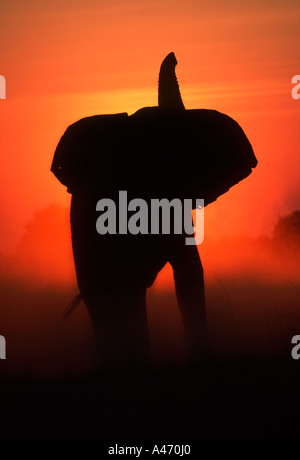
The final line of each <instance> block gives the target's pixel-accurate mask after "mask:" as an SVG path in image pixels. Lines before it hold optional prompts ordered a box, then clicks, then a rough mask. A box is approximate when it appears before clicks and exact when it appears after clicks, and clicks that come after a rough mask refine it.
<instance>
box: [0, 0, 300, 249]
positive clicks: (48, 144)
mask: <svg viewBox="0 0 300 460" xmlns="http://www.w3.org/2000/svg"><path fill="white" fill-rule="evenodd" d="M299 24H300V3H299V0H281V1H279V0H277V1H276V0H272V1H271V0H259V1H258V0H251V1H250V0H246V1H243V2H241V1H238V0H235V1H234V0H228V1H224V0H210V1H208V0H206V1H204V0H186V1H184V2H183V1H182V0H180V1H178V0H165V1H163V0H162V1H156V0H149V1H142V2H141V1H140V0H139V1H138V0H130V1H126V0H110V1H102V0H84V1H83V0H72V1H66V0H51V1H49V2H42V1H38V0H28V1H26V2H24V1H21V0H9V1H8V0H1V4H0V75H3V76H4V77H5V78H6V84H7V99H6V100H1V101H0V150H1V168H0V209H1V216H2V218H1V227H0V252H2V253H6V254H12V253H13V252H14V250H15V248H16V245H17V243H18V241H19V240H20V238H21V236H22V234H23V232H24V229H25V226H26V225H27V223H28V222H29V221H30V220H31V219H32V216H33V215H34V213H35V212H36V211H38V210H43V209H44V208H46V207H47V206H49V205H50V204H52V203H58V204H62V205H64V206H66V207H67V206H68V204H69V200H70V195H68V194H67V193H66V190H65V188H64V187H63V186H62V185H61V184H60V183H59V182H58V181H57V180H56V179H55V177H54V176H53V175H52V174H51V173H50V166H51V161H52V157H53V153H54V150H55V147H56V145H57V143H58V141H59V138H60V137H61V135H62V134H63V132H64V130H65V129H66V128H67V126H68V125H70V124H71V123H72V122H74V121H76V120H77V119H80V118H82V117H84V116H89V115H94V114H101V113H116V112H128V113H129V114H131V113H133V112H135V111H136V110H137V109H139V108H140V107H143V106H149V105H150V106H153V105H157V82H158V72H159V68H160V64H161V61H162V60H163V58H164V57H165V56H166V55H167V54H168V53H169V52H170V51H174V52H175V54H176V57H177V60H178V66H177V69H176V72H177V76H178V80H179V84H180V88H181V93H182V98H183V101H184V103H185V106H186V108H190V109H192V108H209V109H216V110H219V111H221V112H224V113H227V114H228V115H230V116H232V117H233V118H235V119H236V120H237V121H238V122H239V123H240V125H241V126H242V127H243V129H244V130H245V132H246V134H247V136H248V137H249V140H250V142H251V143H252V145H253V148H254V151H255V154H256V156H257V158H258V161H259V164H258V167H257V169H256V170H255V171H254V173H253V174H252V175H251V177H250V178H248V179H247V180H245V181H244V182H243V183H241V184H239V185H237V186H236V187H235V188H234V189H233V190H231V191H230V192H229V193H227V195H226V196H224V197H222V198H220V199H218V201H217V202H216V203H214V204H212V205H210V206H209V207H208V208H207V210H206V227H205V231H206V234H207V235H209V236H210V237H212V238H217V237H221V236H223V235H225V236H228V235H233V236H236V235H248V236H255V237H256V236H258V235H260V234H263V233H267V234H270V233H271V231H272V228H273V225H274V224H275V223H276V222H277V220H278V218H279V217H280V216H283V215H285V214H287V213H289V212H290V211H292V210H295V209H300V183H299V171H300V130H299V116H300V100H298V101H295V100H293V99H292V97H291V90H292V86H293V85H292V84H291V79H292V77H293V76H294V75H297V74H300V27H299ZM107 153H109V152H103V155H105V154H107ZM184 159H185V154H184V152H183V161H184ZM145 167H146V166H145ZM104 173H105V172H104ZM170 173H171V171H170ZM99 174H101V171H100V172H99Z"/></svg>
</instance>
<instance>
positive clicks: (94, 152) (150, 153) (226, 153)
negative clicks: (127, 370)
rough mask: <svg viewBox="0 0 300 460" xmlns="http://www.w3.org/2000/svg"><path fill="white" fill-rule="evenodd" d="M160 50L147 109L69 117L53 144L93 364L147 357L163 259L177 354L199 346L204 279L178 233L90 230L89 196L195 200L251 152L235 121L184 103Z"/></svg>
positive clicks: (243, 173) (219, 190)
mask: <svg viewBox="0 0 300 460" xmlns="http://www.w3.org/2000/svg"><path fill="white" fill-rule="evenodd" d="M176 65H177V60H176V57H175V55H174V53H170V54H169V55H168V56H167V57H166V58H165V59H164V61H163V62H162V64H161V68H160V73H159V96H158V106H157V107H144V108H142V109H140V110H138V111H137V112H136V113H134V114H133V115H130V116H129V115H128V114H127V113H120V114H112V115H96V116H92V117H87V118H84V119H82V120H79V121H78V122H76V123H74V124H72V125H71V126H70V127H69V128H68V129H67V130H66V132H65V133H64V135H63V136H62V138H61V139H60V141H59V144H58V146H57V148H56V151H55V155H54V159H53V163H52V168H51V170H52V172H53V173H54V174H55V176H56V177H57V178H58V180H59V181H60V182H61V183H62V184H63V185H65V186H66V187H67V188H68V192H69V193H71V194H72V203H71V230H72V244H73V253H74V260H75V267H76V274H77V281H78V287H79V290H80V295H79V296H77V298H76V299H75V301H74V302H73V304H71V306H70V310H69V312H70V311H72V310H73V309H74V308H75V306H76V305H77V304H78V302H79V301H80V299H81V298H82V299H83V300H84V302H85V304H86V306H87V308H88V310H89V313H90V316H91V319H92V323H93V325H94V329H95V331H96V337H97V340H98V343H99V350H100V352H101V356H102V362H104V363H106V364H107V365H109V364H113V365H117V366H122V365H124V366H129V365H131V364H133V365H134V366H135V365H136V364H137V363H138V364H139V365H142V364H144V363H147V362H148V358H149V337H148V324H147V311H146V292H147V289H148V288H149V287H150V286H151V285H152V284H153V282H154V280H155V278H156V276H157V274H158V273H159V271H160V270H161V269H162V268H163V267H164V265H165V264H166V263H167V262H169V263H170V264H171V266H172V268H173V274H174V282H175V290H176V295H177V299H178V304H179V308H180V312H181V316H182V320H183V324H184V329H185V335H186V343H187V352H188V356H189V359H190V360H197V359H198V357H199V356H200V355H203V353H204V354H205V350H206V349H207V328H206V312H205V294H204V277H203V268H202V264H201V260H200V257H199V254H198V250H197V247H196V246H195V245H189V246H188V245H186V244H185V234H184V232H183V234H182V235H180V234H179V235H177V234H174V233H173V234H170V235H162V234H160V235H144V234H143V235H142V234H138V235H129V234H126V235H120V234H119V235H117V236H116V235H110V234H106V235H101V236H100V235H99V234H97V232H96V225H95V224H96V220H97V212H96V203H97V202H98V200H99V198H101V197H105V198H106V197H109V198H111V199H113V200H114V201H115V202H117V200H118V193H119V191H120V190H126V191H127V193H128V196H129V197H132V198H137V197H138V198H143V199H144V200H146V201H147V202H149V201H150V200H151V199H153V198H159V199H162V198H168V199H169V200H171V199H173V198H179V199H181V200H183V199H186V198H189V199H191V200H192V203H193V204H192V206H191V209H190V211H192V208H195V206H196V204H195V203H196V199H198V198H201V199H204V203H205V205H207V204H209V203H212V202H213V201H215V200H216V199H217V198H218V197H219V196H220V195H222V194H223V193H225V192H227V191H228V190H229V188H230V187H232V186H233V185H235V184H237V183H238V182H239V181H241V180H243V179H245V178H246V177H247V176H248V175H249V174H250V173H251V172H252V169H253V168H254V167H255V166H256V164H257V160H256V158H255V155H254V153H253V149H252V147H251V144H250V142H249V141H248V139H247V137H246V135H245V133H244V132H243V130H242V128H241V127H240V126H239V125H238V123H237V122H236V121H234V120H233V119H232V118H230V117H228V116H227V115H225V114H222V113H219V112H217V111H215V110H206V109H199V110H186V109H185V107H184V104H183V102H182V98H181V94H180V90H179V85H178V82H177V78H176V74H175V67H176Z"/></svg>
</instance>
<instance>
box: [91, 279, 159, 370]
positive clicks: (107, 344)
mask: <svg viewBox="0 0 300 460" xmlns="http://www.w3.org/2000/svg"><path fill="white" fill-rule="evenodd" d="M101 297H102V298H100V297H99V296H92V295H91V294H90V293H89V294H88V295H84V296H83V300H84V301H85V304H86V306H87V308H88V310H89V313H90V317H91V320H92V324H93V327H94V330H95V335H96V340H97V346H98V350H99V359H100V365H101V367H102V368H103V367H104V368H106V369H111V370H121V369H130V368H131V369H142V368H147V367H148V366H149V362H150V352H149V348H150V347H149V333H148V321H147V309H146V288H136V287H135V288H134V289H128V290H126V291H123V292H117V293H113V294H111V295H110V296H109V297H105V296H101Z"/></svg>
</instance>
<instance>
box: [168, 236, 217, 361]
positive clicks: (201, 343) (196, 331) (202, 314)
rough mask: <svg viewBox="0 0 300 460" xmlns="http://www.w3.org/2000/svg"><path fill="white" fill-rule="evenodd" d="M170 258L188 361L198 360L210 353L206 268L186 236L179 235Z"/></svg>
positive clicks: (195, 247)
mask: <svg viewBox="0 0 300 460" xmlns="http://www.w3.org/2000/svg"><path fill="white" fill-rule="evenodd" d="M169 260H170V264H171V265H172V268H173V274H174V282H175V290H176V296H177V300H178V304H179V309H180V313H181V317H182V321H183V326H184V330H185V337H186V345H187V353H188V361H189V362H191V363H194V362H197V361H198V360H199V359H201V358H205V357H207V355H208V333H207V321H206V306H205V290H204V275H203V267H202V263H201V260H200V257H199V253H198V250H197V246H187V245H185V238H184V237H183V238H181V237H178V238H176V237H175V244H172V251H171V256H170V258H169Z"/></svg>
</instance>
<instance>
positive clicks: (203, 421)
mask: <svg viewBox="0 0 300 460" xmlns="http://www.w3.org/2000/svg"><path fill="white" fill-rule="evenodd" d="M299 385H300V363H299V362H298V361H289V362H287V363H284V362H280V363H279V362H272V363H271V362H263V361H261V362H238V361H236V362H232V361H231V363H230V365H228V364H225V363H224V362H223V363H216V362H215V363H214V364H212V363H210V364H205V365H203V366H202V368H201V369H199V368H198V369H196V368H195V369H185V370H183V369H182V370H181V371H178V370H177V371H168V372H167V371H164V372H154V371H153V372H151V373H147V374H146V373H143V374H141V373H138V372H136V373H131V374H129V373H126V372H123V373H120V374H104V373H103V374H102V375H98V376H92V377H90V378H85V379H81V380H80V379H76V380H75V379H74V380H71V379H68V380H52V381H50V380H47V381H41V380H32V379H30V378H29V377H27V378H26V377H25V376H23V378H18V379H7V378H4V379H3V378H2V379H1V380H0V388H1V409H0V414H1V416H0V417H1V418H0V433H1V435H0V437H1V439H2V440H38V439H41V440H47V439H49V440H77V439H78V440H103V441H105V440H116V441H124V440H135V441H142V440H144V441H145V440H153V439H156V440H160V441H166V440H173V441H179V440H182V441H184V440H185V441H187V440H246V439H250V440H256V439H258V440H273V439H274V440H284V439H299V438H300V420H299V414H300V412H299V409H300V403H299V388H300V386H299Z"/></svg>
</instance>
